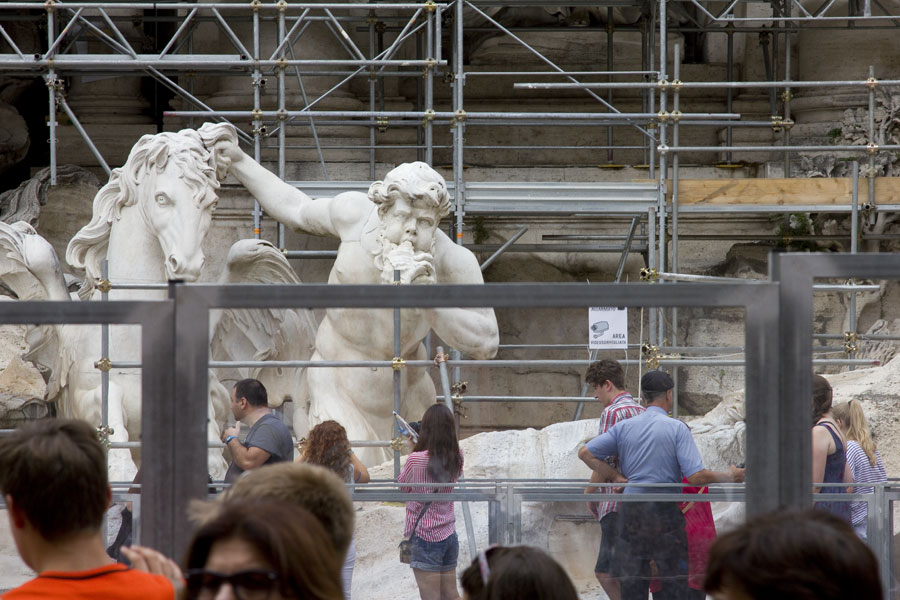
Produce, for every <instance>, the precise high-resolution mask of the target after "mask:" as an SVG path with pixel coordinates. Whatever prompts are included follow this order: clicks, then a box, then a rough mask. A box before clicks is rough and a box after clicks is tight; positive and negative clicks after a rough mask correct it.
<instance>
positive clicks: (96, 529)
mask: <svg viewBox="0 0 900 600" xmlns="http://www.w3.org/2000/svg"><path fill="white" fill-rule="evenodd" d="M0 491H2V493H3V499H4V501H5V503H6V510H7V515H8V517H9V526H10V531H11V533H12V537H13V539H14V540H15V542H16V548H17V549H18V551H19V555H20V556H21V557H22V560H23V561H24V562H25V564H27V565H28V566H29V567H31V568H32V569H34V571H36V572H37V574H38V575H37V577H35V578H34V579H32V580H31V581H28V582H27V583H25V584H23V585H22V586H20V587H18V588H16V589H14V590H11V591H9V592H7V593H5V594H3V600H30V599H33V598H44V599H46V600H52V599H54V598H60V599H63V598H65V599H75V600H88V599H93V598H103V599H104V600H173V599H174V598H175V590H174V588H173V585H172V583H171V582H170V581H169V579H167V578H166V577H163V576H161V575H152V574H150V573H144V572H141V571H138V570H135V569H132V568H131V567H128V566H126V565H123V564H118V563H116V562H115V561H114V560H113V559H111V558H110V557H109V556H108V555H107V554H106V544H105V540H104V535H103V532H102V529H101V525H102V523H103V514H104V513H105V512H106V508H107V506H109V501H110V498H111V496H112V492H111V491H110V487H109V481H108V479H107V473H106V453H105V452H104V449H103V446H102V445H101V444H100V441H99V440H98V439H97V432H96V431H95V430H94V428H92V427H91V426H90V425H88V424H87V423H85V422H83V421H75V420H69V419H46V420H41V421H34V422H31V423H26V424H25V425H23V426H22V427H20V428H19V429H17V430H16V431H15V433H13V434H12V435H11V436H9V437H5V438H2V439H0Z"/></svg>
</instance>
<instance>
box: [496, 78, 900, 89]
mask: <svg viewBox="0 0 900 600" xmlns="http://www.w3.org/2000/svg"><path fill="white" fill-rule="evenodd" d="M877 84H878V85H879V86H882V85H884V86H897V85H900V79H879V80H877ZM869 85H871V83H870V82H869V81H867V80H865V79H849V80H836V81H679V82H677V83H673V82H671V81H665V82H656V81H653V82H642V81H635V82H617V81H591V82H585V83H570V82H566V83H543V82H535V83H514V84H513V88H515V89H524V90H565V89H616V88H626V89H660V90H666V91H678V90H679V89H719V88H721V89H744V88H782V87H790V88H820V87H836V86H860V87H866V86H869Z"/></svg>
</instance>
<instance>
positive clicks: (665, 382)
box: [578, 371, 744, 600]
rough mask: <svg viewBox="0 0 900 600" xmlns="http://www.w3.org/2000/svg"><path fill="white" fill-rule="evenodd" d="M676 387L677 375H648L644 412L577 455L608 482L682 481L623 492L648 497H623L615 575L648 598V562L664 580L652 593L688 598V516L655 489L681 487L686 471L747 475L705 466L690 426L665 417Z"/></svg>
mask: <svg viewBox="0 0 900 600" xmlns="http://www.w3.org/2000/svg"><path fill="white" fill-rule="evenodd" d="M674 387H675V383H674V382H673V381H672V378H671V377H669V375H667V374H666V373H664V372H662V371H649V372H648V373H646V374H644V376H643V377H642V378H641V396H642V397H643V398H644V401H645V402H646V403H647V411H646V412H645V413H643V414H641V415H638V416H636V417H632V418H631V419H627V420H625V421H622V422H621V423H617V424H616V425H615V426H613V427H612V428H611V429H610V430H609V431H607V432H606V433H604V434H603V435H600V436H598V437H596V438H594V439H592V440H591V441H589V442H588V443H587V444H586V445H584V446H582V447H581V448H580V449H579V450H578V458H580V459H581V460H582V461H584V463H585V464H587V466H588V467H590V468H591V469H592V470H594V471H596V472H597V473H598V474H599V475H600V476H601V478H602V479H603V480H604V481H607V482H613V483H624V482H629V483H673V484H678V485H675V486H673V487H671V488H668V487H647V488H641V487H628V488H626V489H625V494H629V495H631V494H640V495H642V496H644V497H646V499H647V500H646V501H644V500H642V501H639V502H630V501H626V502H622V503H621V504H620V508H619V511H620V515H621V518H620V519H619V521H620V525H619V531H618V538H619V539H617V540H616V549H617V552H616V556H615V557H614V559H613V566H612V574H613V576H615V577H618V578H619V582H620V586H621V590H622V600H646V598H647V594H648V591H649V586H650V579H651V573H650V562H651V561H653V562H654V563H655V564H656V568H657V573H656V574H655V576H657V577H658V578H659V581H660V582H661V584H662V590H661V591H660V592H656V593H654V594H653V597H654V600H668V599H676V600H682V599H687V598H689V597H690V588H689V587H688V555H687V537H686V535H685V531H684V515H683V514H682V513H681V510H680V509H679V507H678V504H677V503H675V502H658V501H657V502H654V501H652V495H653V494H654V493H680V492H681V486H680V484H681V481H682V479H684V478H686V479H687V480H688V481H689V482H690V484H691V485H694V486H703V485H707V484H710V483H717V482H742V481H743V480H744V469H742V468H738V467H735V466H734V465H732V466H731V467H730V468H729V470H728V471H727V472H719V471H710V470H709V469H706V468H704V467H703V461H702V459H701V457H700V452H699V451H698V450H697V445H696V444H695V443H694V438H693V437H691V432H690V429H688V426H687V425H685V424H684V423H682V422H681V421H679V420H677V419H672V418H670V417H669V416H668V413H669V411H670V410H671V409H672V389H673V388H674ZM609 457H618V460H619V471H616V470H615V469H613V468H612V467H611V466H609V464H608V463H607V462H606V459H607V458H609ZM620 544H621V546H620ZM620 548H621V551H620Z"/></svg>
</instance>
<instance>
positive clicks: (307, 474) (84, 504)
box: [0, 361, 886, 600]
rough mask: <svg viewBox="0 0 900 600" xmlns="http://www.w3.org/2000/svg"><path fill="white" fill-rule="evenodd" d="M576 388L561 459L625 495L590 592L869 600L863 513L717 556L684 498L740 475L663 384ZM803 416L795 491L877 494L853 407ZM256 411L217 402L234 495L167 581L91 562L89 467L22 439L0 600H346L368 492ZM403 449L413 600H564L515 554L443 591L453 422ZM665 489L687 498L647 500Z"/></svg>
mask: <svg viewBox="0 0 900 600" xmlns="http://www.w3.org/2000/svg"><path fill="white" fill-rule="evenodd" d="M586 380H587V383H588V384H589V385H590V386H592V387H593V390H594V396H595V397H596V398H597V400H598V401H599V402H600V403H601V404H603V405H604V406H605V409H604V412H603V416H602V418H601V420H600V423H601V425H600V432H599V435H598V436H597V437H595V438H593V439H591V440H589V441H588V442H587V443H586V444H585V445H584V446H582V447H581V448H580V449H579V452H578V457H579V458H580V459H581V460H582V461H584V462H585V463H586V464H587V465H588V466H589V467H590V468H591V471H592V477H591V480H590V484H589V486H588V487H587V488H586V491H587V492H588V493H594V492H596V491H597V490H598V489H600V488H603V489H612V486H619V490H618V491H622V490H621V488H622V487H624V492H623V495H622V496H621V500H619V501H616V502H604V503H603V504H600V505H598V504H596V503H589V505H588V508H589V510H590V511H591V513H592V514H593V515H594V516H595V517H596V518H597V519H599V521H600V530H601V540H600V550H599V553H598V558H597V562H596V567H595V572H596V576H597V579H598V581H599V582H600V584H601V586H602V588H603V590H604V592H605V594H606V596H607V597H609V598H610V599H611V600H619V599H626V600H632V599H634V600H638V599H640V600H646V598H647V597H648V594H650V593H652V594H653V597H654V599H663V600H666V599H670V598H671V599H676V600H681V599H685V600H687V599H692V598H704V597H705V595H706V594H707V593H708V594H711V595H712V596H713V598H716V599H722V600H745V599H747V598H766V599H769V598H773V599H776V600H780V599H785V600H787V599H788V598H790V599H800V600H805V599H807V598H808V599H810V600H813V599H817V600H822V599H825V600H829V599H835V600H837V599H838V598H841V599H843V598H850V597H852V598H861V599H866V600H867V599H870V598H871V599H873V600H875V599H877V598H881V597H882V588H881V583H880V578H879V574H878V564H877V561H876V559H875V557H874V555H873V553H872V552H871V551H870V550H869V548H868V547H867V546H866V544H865V543H864V542H863V538H864V537H865V523H866V514H865V503H862V506H859V505H858V504H854V505H853V506H851V505H850V504H849V503H847V502H834V501H829V502H822V503H817V507H816V509H814V510H809V511H779V512H776V513H771V514H767V515H762V516H758V517H755V518H753V519H750V520H748V521H747V522H746V523H745V524H744V525H742V526H740V527H737V528H736V529H734V530H732V531H729V532H727V533H724V534H722V535H719V536H718V537H717V536H716V531H715V526H714V524H713V519H712V513H711V510H710V507H709V502H703V501H701V500H697V499H695V498H696V497H697V495H699V494H702V493H704V492H705V490H706V486H707V485H709V484H711V483H716V482H741V481H743V479H744V469H743V467H739V466H734V465H732V466H731V467H730V468H729V469H728V470H727V471H721V472H720V471H713V470H709V469H707V468H705V467H704V465H703V462H702V459H701V457H700V454H699V452H698V450H697V447H696V445H695V444H694V441H693V438H692V437H691V434H690V430H689V428H688V427H687V425H685V424H684V423H682V422H681V421H678V420H676V419H672V418H670V417H669V416H668V414H667V413H668V412H669V410H670V409H671V406H672V393H673V392H672V390H673V388H674V382H673V381H672V379H671V378H670V377H669V376H668V375H666V374H665V373H663V372H661V371H650V372H648V373H646V374H645V375H644V376H643V377H642V379H641V396H642V399H643V403H640V402H638V401H637V400H635V398H633V397H632V396H631V395H630V394H628V392H627V391H626V390H625V386H624V373H623V371H622V367H621V366H620V365H619V364H618V363H617V362H615V361H598V362H595V363H593V364H592V365H591V367H590V368H589V370H588V373H587V375H586ZM260 388H261V389H260ZM813 396H814V398H813V400H814V406H815V409H814V415H815V426H814V427H813V473H814V475H813V476H814V478H815V481H816V482H819V483H824V484H825V485H823V486H822V487H821V491H822V492H832V493H834V492H835V491H839V490H845V489H846V487H847V484H850V483H852V482H854V481H855V482H857V483H875V482H879V481H884V480H885V479H886V477H885V473H884V467H883V466H882V464H881V457H880V455H879V454H878V451H877V449H876V448H875V444H874V442H873V441H872V438H871V435H870V434H869V432H868V428H867V426H866V422H865V417H864V415H863V413H862V408H861V407H860V406H859V405H858V403H856V402H853V403H850V404H848V405H837V406H834V407H833V406H832V405H831V397H832V394H831V388H830V386H829V385H828V382H827V381H826V380H824V378H820V377H818V376H817V377H816V378H814V393H813ZM264 400H265V388H263V387H262V384H260V383H259V382H258V381H256V380H244V381H242V382H238V384H236V385H235V387H234V390H233V395H232V411H233V412H234V416H235V418H236V419H237V420H238V421H240V419H241V418H243V419H245V422H247V421H249V422H250V425H251V432H250V434H248V435H247V436H246V437H245V438H244V440H243V441H242V440H241V439H240V438H239V435H240V430H239V428H238V427H235V428H229V429H227V430H226V431H225V435H226V436H227V439H226V444H227V445H228V447H229V449H231V450H232V453H231V454H232V457H233V458H234V463H233V465H232V467H233V468H232V469H231V470H230V473H232V474H233V477H232V479H233V483H232V485H231V486H230V487H229V488H228V489H227V490H226V491H224V492H223V493H221V494H218V495H216V496H215V497H214V499H212V500H207V501H195V502H194V503H193V504H192V506H191V510H190V513H191V519H192V521H193V522H194V525H195V527H196V531H195V533H194V535H193V539H192V540H191V542H190V544H189V546H188V548H187V552H186V554H185V556H184V558H183V560H182V562H181V563H176V562H175V561H174V560H172V559H171V558H170V557H166V556H163V555H162V554H161V553H159V552H157V551H155V550H153V549H151V548H146V547H140V546H131V547H127V546H126V547H123V548H121V555H122V556H123V557H124V558H125V559H127V562H130V565H127V564H123V563H122V562H116V561H115V560H114V559H112V558H110V556H109V554H108V549H107V547H106V543H105V536H104V535H103V533H102V531H103V529H102V523H103V519H104V514H105V512H106V510H107V508H108V506H109V503H110V499H111V492H110V487H109V483H108V480H107V475H106V458H105V452H104V448H103V446H102V444H101V443H100V441H99V440H98V438H97V434H96V431H95V430H94V429H93V428H91V427H90V426H89V425H87V424H86V423H84V422H81V421H74V420H67V419H46V420H39V421H35V422H32V423H28V424H26V425H24V426H23V427H21V428H19V429H18V430H17V431H16V432H15V433H13V434H12V435H11V436H8V437H5V438H3V439H0V491H2V493H3V497H4V500H5V504H6V508H7V512H8V516H9V522H10V530H11V532H12V536H13V538H14V540H15V543H16V547H17V549H18V551H19V554H20V555H21V557H22V559H23V561H24V562H25V563H26V564H27V565H28V566H29V567H30V568H32V569H33V570H34V571H35V572H36V573H37V576H36V577H35V578H34V579H32V580H31V581H29V582H27V583H25V584H23V585H22V586H20V587H18V588H16V589H14V590H11V591H9V592H6V593H4V594H2V599H3V600H31V599H35V600H36V599H47V600H53V599H57V598H59V599H62V598H67V599H69V598H74V599H76V600H80V599H85V600H87V599H95V598H106V599H110V600H131V599H134V600H137V599H147V600H164V599H165V600H168V599H173V598H179V599H188V600H191V599H210V600H213V599H215V600H228V599H233V600H282V599H285V600H287V599H295V600H300V599H314V600H344V599H348V600H349V598H350V590H351V581H352V576H353V569H354V564H355V558H356V548H355V541H354V535H353V532H354V513H355V511H354V507H353V503H352V501H351V498H350V494H349V493H348V489H347V488H348V486H352V485H357V484H365V483H366V482H368V481H369V473H368V471H367V469H366V467H365V466H364V465H363V464H362V463H361V462H360V461H359V459H358V458H357V457H356V456H355V455H354V454H353V452H352V450H351V449H350V442H349V440H348V438H347V433H346V430H345V429H344V427H342V426H341V425H340V424H339V423H337V422H336V421H325V422H323V423H320V424H319V425H317V426H315V427H314V428H313V429H312V430H310V432H309V435H308V437H307V439H306V440H305V441H304V442H303V444H302V448H301V452H300V456H299V458H298V459H297V461H296V462H294V461H292V460H290V458H291V455H292V453H289V452H285V451H284V450H283V449H282V448H281V446H283V443H282V442H283V433H284V432H283V431H282V430H281V427H284V425H283V424H281V423H280V420H279V419H278V417H277V415H274V414H272V413H271V412H269V411H268V409H267V408H265V402H264ZM254 428H255V429H254ZM409 434H410V446H411V448H410V449H411V452H410V454H409V456H408V457H407V459H406V462H405V464H404V466H403V468H402V470H401V471H400V474H399V476H398V479H397V481H398V483H399V484H400V489H401V490H402V491H403V492H406V493H409V494H415V495H416V496H417V498H416V499H414V500H413V499H411V500H410V501H408V502H407V503H406V517H405V520H404V523H405V525H404V531H403V535H404V537H405V538H406V539H404V541H403V542H402V543H401V552H400V554H401V556H400V560H401V561H403V562H407V563H408V564H409V565H410V567H411V569H412V572H413V575H414V578H415V581H416V584H417V586H418V590H419V595H420V597H421V598H422V600H455V599H457V598H459V591H458V584H459V585H461V587H462V590H463V597H464V598H467V599H469V600H488V599H490V600H513V599H517V600H518V599H537V600H576V599H577V598H578V594H577V592H576V589H575V586H574V585H573V583H572V581H571V579H570V578H569V576H568V575H567V573H566V571H565V570H564V569H563V568H562V567H561V566H560V564H559V563H557V562H556V561H555V560H554V559H553V558H552V557H551V556H550V555H549V554H547V553H546V552H545V551H543V550H540V549H538V548H534V547H529V546H492V547H489V548H487V549H485V550H482V551H481V552H479V553H478V554H477V556H476V557H475V558H474V559H473V560H472V562H471V564H470V565H468V566H467V567H466V568H465V569H464V570H463V572H462V575H461V576H460V577H459V578H457V561H458V555H459V541H458V539H457V535H456V516H455V513H454V502H453V500H452V499H451V498H449V497H447V494H448V493H449V492H451V491H452V490H453V488H454V484H455V483H456V482H457V481H458V479H459V478H460V476H461V475H462V472H463V464H464V457H463V454H462V452H461V450H460V446H459V441H458V435H457V425H456V421H455V418H454V415H453V413H452V412H451V411H450V410H449V409H448V408H447V407H446V406H444V405H443V404H434V405H432V406H431V407H429V408H428V409H427V410H426V411H425V413H424V415H423V416H422V419H421V421H420V422H418V423H414V424H410V425H409ZM626 484H627V485H626ZM665 484H668V485H665ZM682 489H683V490H684V492H685V493H688V494H692V497H691V498H690V499H687V498H686V499H685V501H683V502H671V501H660V500H658V499H656V498H655V497H654V495H658V494H669V495H671V494H672V493H681V492H682ZM851 523H852V527H851ZM854 529H855V532H854ZM360 587H361V586H357V588H358V589H359V588H360ZM357 595H361V596H362V597H365V594H364V593H363V594H357Z"/></svg>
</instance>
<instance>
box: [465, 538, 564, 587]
mask: <svg viewBox="0 0 900 600" xmlns="http://www.w3.org/2000/svg"><path fill="white" fill-rule="evenodd" d="M485 559H486V560H487V563H488V566H489V568H490V574H489V575H488V577H487V581H484V578H483V575H482V571H481V567H480V566H479V559H478V558H476V559H475V560H473V561H472V564H471V565H469V566H468V567H467V568H466V570H465V571H463V574H462V577H460V584H461V585H462V588H463V591H465V593H466V597H467V598H469V600H518V599H520V598H529V599H530V600H578V593H577V592H576V591H575V586H574V585H572V580H571V579H569V576H568V575H567V574H566V572H565V571H564V570H563V568H562V567H561V566H560V565H559V563H557V562H556V561H555V560H553V558H551V557H550V556H549V555H548V554H547V553H546V552H544V551H543V550H539V549H538V548H533V547H531V546H507V547H502V546H501V547H496V548H489V549H488V550H486V551H485Z"/></svg>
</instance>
